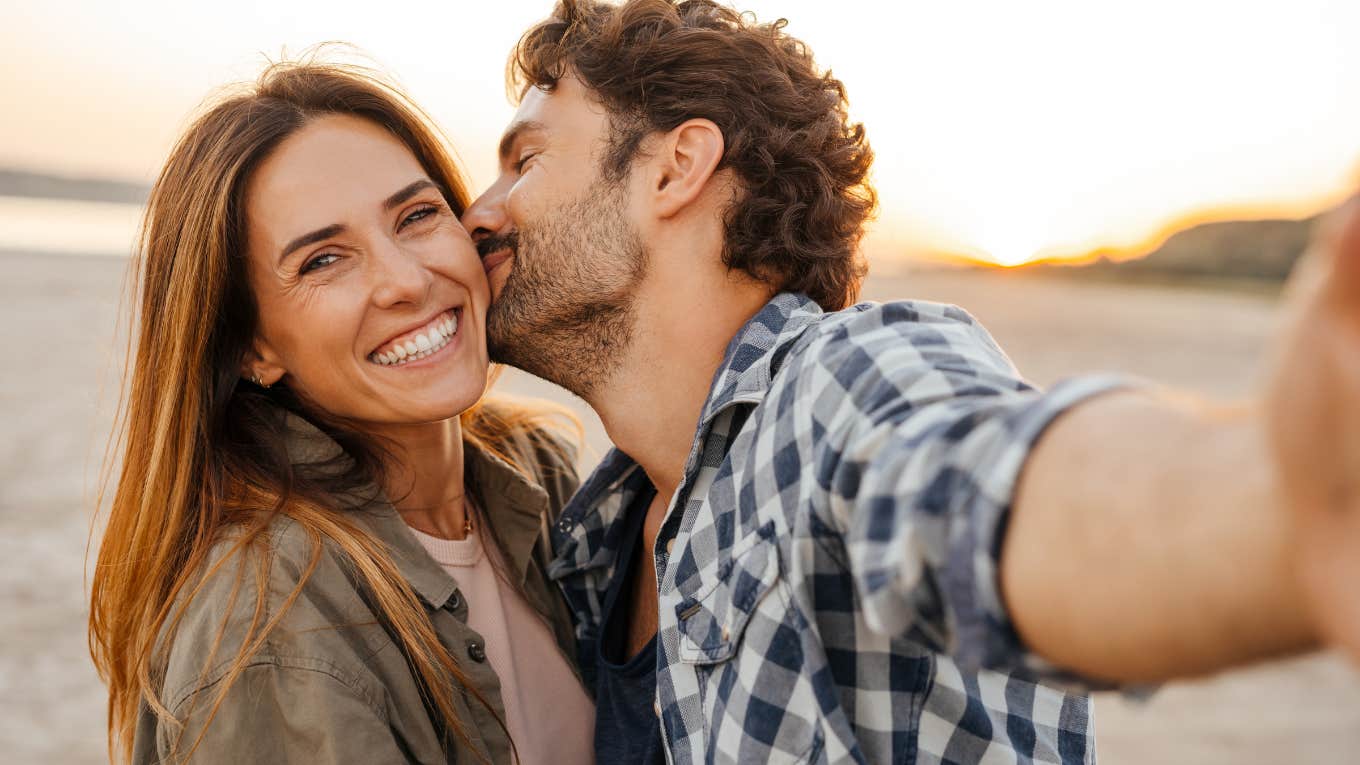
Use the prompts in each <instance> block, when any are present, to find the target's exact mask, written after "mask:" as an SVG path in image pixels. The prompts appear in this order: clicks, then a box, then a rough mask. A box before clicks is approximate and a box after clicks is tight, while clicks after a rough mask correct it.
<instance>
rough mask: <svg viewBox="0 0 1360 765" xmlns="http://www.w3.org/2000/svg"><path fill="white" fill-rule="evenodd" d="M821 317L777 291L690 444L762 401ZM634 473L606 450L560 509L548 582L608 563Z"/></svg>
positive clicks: (725, 365) (723, 373)
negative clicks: (722, 418) (731, 410)
mask: <svg viewBox="0 0 1360 765" xmlns="http://www.w3.org/2000/svg"><path fill="white" fill-rule="evenodd" d="M821 316H822V309H821V307H820V306H819V305H817V303H816V302H815V301H813V300H812V299H811V298H809V297H808V296H806V295H802V294H797V293H792V292H781V293H779V294H778V295H775V296H774V297H773V298H772V299H771V300H770V302H768V303H766V304H765V306H764V307H763V308H761V309H760V311H758V312H757V313H756V315H755V316H753V317H751V319H750V320H749V321H747V322H746V324H744V325H743V326H742V328H741V329H740V330H738V331H737V334H736V335H734V336H733V337H732V340H731V342H729V343H728V344H727V350H726V351H725V352H724V354H723V360H722V363H721V364H719V365H718V370H717V372H715V373H714V375H713V382H712V383H711V384H710V385H709V391H708V398H707V400H706V401H705V402H704V408H703V410H702V413H701V415H700V417H699V424H698V427H697V429H696V431H695V434H694V438H695V441H696V443H697V442H698V441H699V440H701V439H702V438H703V437H704V435H705V434H706V433H707V431H708V426H709V424H710V423H711V422H712V421H713V418H714V417H716V416H717V415H718V414H719V413H721V412H722V411H723V410H724V409H727V408H728V407H729V406H732V405H734V404H738V403H743V402H747V403H750V402H756V401H760V400H761V399H763V398H764V397H765V394H766V393H767V392H768V391H769V389H770V381H771V380H772V379H773V378H774V375H775V373H776V372H777V371H778V369H779V365H780V363H781V362H782V361H783V358H784V355H785V354H786V353H787V352H788V349H789V348H790V347H791V346H792V344H793V342H794V341H795V340H797V339H798V338H799V337H800V336H801V335H802V334H803V332H804V331H805V330H806V329H807V328H808V327H809V326H811V325H813V324H815V323H816V322H817V320H818V319H819V318H821ZM636 469H637V463H636V462H634V461H633V459H632V458H631V457H629V456H628V455H627V454H624V453H623V452H621V451H619V450H618V449H611V450H610V451H609V453H608V454H606V455H605V457H604V460H603V461H602V462H601V463H600V465H599V467H597V468H596V469H595V471H594V472H592V473H591V474H590V477H589V478H588V479H587V480H586V482H585V483H584V484H583V485H582V486H581V489H580V490H579V491H577V492H576V495H575V496H574V497H572V498H571V501H570V502H568V503H567V506H566V507H565V508H563V510H562V515H561V516H560V518H559V520H558V523H557V526H556V529H555V532H556V536H557V542H558V544H557V560H556V561H555V562H554V565H553V568H552V570H551V571H550V575H552V576H553V578H560V577H562V576H565V575H567V574H568V573H570V572H571V571H577V570H582V569H586V568H593V567H596V566H602V565H607V564H608V563H609V562H610V561H611V560H612V555H611V554H610V552H609V550H610V548H609V545H608V544H607V541H608V537H609V534H608V533H606V532H607V530H608V529H610V528H611V527H612V526H614V521H615V520H616V519H617V518H618V517H619V515H620V514H621V512H622V510H623V508H625V507H626V506H627V499H628V497H630V496H631V492H630V491H628V490H627V489H628V487H629V486H630V481H629V477H630V476H632V474H633V472H634V471H635V470H636ZM588 517H591V518H592V519H591V520H588Z"/></svg>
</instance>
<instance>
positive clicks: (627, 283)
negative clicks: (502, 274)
mask: <svg viewBox="0 0 1360 765" xmlns="http://www.w3.org/2000/svg"><path fill="white" fill-rule="evenodd" d="M623 195H624V188H623V184H622V183H608V182H604V181H597V182H596V183H594V184H592V185H591V186H590V187H589V188H588V189H587V191H586V193H585V194H583V195H582V196H581V197H580V198H578V199H576V200H574V201H572V202H570V203H568V204H566V205H563V206H561V207H558V208H555V209H554V210H553V211H552V212H551V214H550V215H545V216H544V217H543V218H542V219H540V220H537V221H533V222H530V223H529V224H527V225H521V226H520V227H519V229H518V231H517V232H516V236H515V238H514V239H513V240H512V241H516V246H515V248H514V249H515V253H514V257H513V259H512V260H511V261H510V266H511V268H510V273H509V275H508V276H507V277H506V280H505V286H504V287H503V288H502V289H501V294H500V297H499V298H498V299H497V300H496V301H495V302H494V303H492V304H491V308H490V309H489V311H488V312H487V322H486V329H487V346H488V348H489V350H490V352H491V358H492V360H493V361H497V362H500V363H504V364H509V365H511V366H514V367H518V368H519V369H522V370H524V371H526V372H528V373H530V374H532V375H536V376H538V377H541V378H543V379H545V380H548V381H549V382H552V383H556V384H557V385H560V386H562V387H563V388H566V389H567V390H569V391H571V392H572V393H575V394H576V395H578V396H580V397H582V398H585V399H589V398H590V396H591V394H592V393H594V392H595V391H596V390H597V389H598V388H599V387H600V385H601V384H603V383H604V382H605V381H607V380H608V379H609V378H610V377H611V376H612V375H613V374H614V373H615V372H616V371H617V370H618V368H619V366H620V365H621V364H622V362H623V358H624V354H625V353H626V352H627V351H628V348H629V347H630V345H631V344H632V341H633V333H634V328H635V326H636V323H637V315H636V305H635V304H636V292H637V288H638V286H639V284H641V282H642V279H643V276H644V275H645V274H646V270H647V250H646V248H645V247H644V246H643V244H642V241H641V239H640V238H639V237H638V236H637V234H636V232H635V231H634V230H633V229H632V227H631V226H630V225H629V224H628V222H627V220H626V219H625V218H624V214H623V210H624V196H623Z"/></svg>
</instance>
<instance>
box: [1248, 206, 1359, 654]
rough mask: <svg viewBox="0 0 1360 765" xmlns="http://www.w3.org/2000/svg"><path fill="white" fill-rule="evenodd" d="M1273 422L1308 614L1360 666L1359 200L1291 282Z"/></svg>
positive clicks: (1334, 220)
mask: <svg viewBox="0 0 1360 765" xmlns="http://www.w3.org/2000/svg"><path fill="white" fill-rule="evenodd" d="M1289 309H1290V311H1291V316H1290V321H1289V323H1288V325H1287V328H1286V331H1285V334H1284V336H1283V338H1282V343H1281V345H1280V348H1279V357H1278V359H1277V363H1276V364H1275V366H1274V369H1273V373H1272V376H1271V381H1270V387H1269V389H1268V393H1267V397H1266V402H1265V410H1266V411H1265V414H1266V420H1267V427H1268V433H1269V436H1270V442H1271V448H1272V449H1273V451H1274V454H1275V458H1276V461H1277V464H1278V466H1279V486H1280V491H1281V494H1282V496H1281V500H1282V501H1283V502H1284V506H1285V507H1286V508H1287V509H1288V510H1289V513H1290V518H1291V520H1292V522H1293V531H1294V537H1295V538H1294V540H1293V542H1294V545H1295V547H1294V552H1295V555H1296V558H1297V572H1298V577H1299V584H1300V585H1301V588H1302V591H1303V592H1304V598H1305V600H1306V603H1305V606H1306V608H1307V609H1308V611H1309V612H1310V614H1311V616H1312V618H1313V620H1314V623H1315V624H1316V625H1317V628H1318V630H1319V631H1320V633H1321V634H1322V636H1323V637H1324V638H1325V639H1327V640H1328V641H1329V642H1331V643H1334V644H1337V645H1339V646H1341V647H1344V648H1345V649H1346V650H1347V651H1349V652H1350V654H1351V656H1352V657H1354V658H1356V659H1357V660H1360V197H1357V198H1355V199H1352V200H1351V201H1350V202H1349V203H1347V204H1346V205H1345V206H1343V207H1342V208H1341V209H1340V210H1338V211H1337V212H1335V213H1333V214H1332V216H1331V217H1330V218H1329V219H1328V220H1327V221H1326V222H1325V223H1324V224H1323V226H1322V228H1321V229H1320V231H1319V232H1318V234H1317V238H1316V240H1315V242H1314V244H1313V246H1312V247H1311V248H1310V251H1309V253H1308V254H1307V255H1306V256H1305V258H1304V261H1303V262H1302V263H1301V264H1300V267H1299V269H1298V270H1297V272H1296V274H1295V276H1294V277H1293V279H1292V280H1291V283H1290V300H1289Z"/></svg>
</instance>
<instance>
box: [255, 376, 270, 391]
mask: <svg viewBox="0 0 1360 765" xmlns="http://www.w3.org/2000/svg"><path fill="white" fill-rule="evenodd" d="M250 381H251V382H253V383H255V384H256V385H258V386H259V387H261V388H264V389H265V390H269V385H267V384H266V383H265V381H264V380H262V379H260V375H259V373H258V372H257V373H255V374H252V375H251V376H250Z"/></svg>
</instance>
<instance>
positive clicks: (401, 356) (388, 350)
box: [368, 306, 463, 368]
mask: <svg viewBox="0 0 1360 765" xmlns="http://www.w3.org/2000/svg"><path fill="white" fill-rule="evenodd" d="M462 316H463V309H462V307H461V306H460V307H457V308H450V309H448V310H445V311H441V312H440V313H438V314H436V315H435V317H434V318H433V319H430V320H429V321H426V322H424V323H422V324H421V325H419V326H417V327H416V328H415V329H411V330H405V331H403V332H401V333H399V334H397V335H395V336H393V337H392V338H390V339H388V340H387V341H386V342H384V343H383V344H382V345H380V346H378V347H377V348H375V349H373V351H372V352H371V353H369V354H368V360H369V362H371V363H373V364H377V365H379V366H383V367H390V368H409V367H412V366H429V365H431V364H435V363H438V359H439V358H442V357H444V356H447V355H448V354H446V353H443V351H444V350H445V349H447V348H449V347H450V346H452V345H455V340H457V339H458V337H459V335H458V324H459V320H461V319H462ZM436 357H438V358H436ZM427 360H428V361H427ZM421 362H427V363H421Z"/></svg>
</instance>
